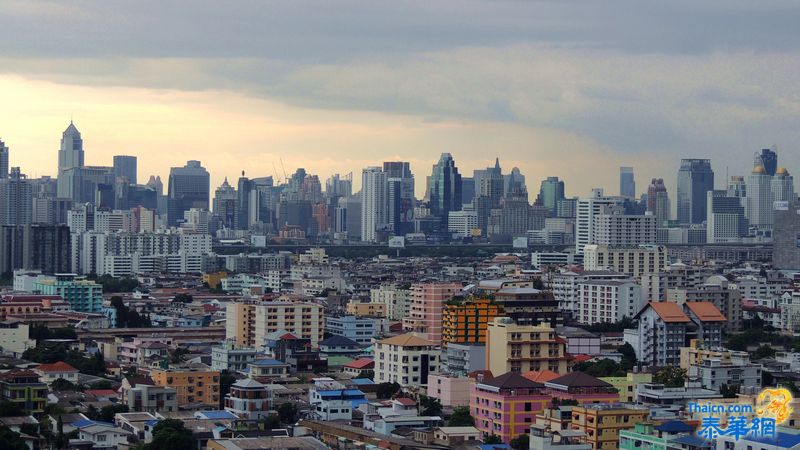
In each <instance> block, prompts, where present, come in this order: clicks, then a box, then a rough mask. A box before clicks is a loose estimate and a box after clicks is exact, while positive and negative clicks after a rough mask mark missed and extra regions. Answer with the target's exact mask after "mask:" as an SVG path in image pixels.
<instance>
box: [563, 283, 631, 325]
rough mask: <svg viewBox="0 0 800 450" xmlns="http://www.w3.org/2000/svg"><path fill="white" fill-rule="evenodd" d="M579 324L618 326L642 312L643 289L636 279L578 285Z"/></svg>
mask: <svg viewBox="0 0 800 450" xmlns="http://www.w3.org/2000/svg"><path fill="white" fill-rule="evenodd" d="M578 289H579V291H578V292H579V293H578V316H577V317H576V318H577V320H578V323H581V324H586V325H591V324H595V323H606V322H616V321H618V320H621V319H622V318H623V317H633V316H635V315H636V313H637V312H639V310H640V309H642V288H641V286H639V284H638V283H636V281H634V280H633V279H628V280H606V281H601V280H597V281H587V282H585V283H581V284H580V285H578Z"/></svg>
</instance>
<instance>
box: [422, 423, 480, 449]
mask: <svg viewBox="0 0 800 450" xmlns="http://www.w3.org/2000/svg"><path fill="white" fill-rule="evenodd" d="M480 441H481V432H480V431H479V430H478V429H477V428H475V427H439V428H436V429H434V430H433V442H434V443H435V444H440V445H446V446H448V447H456V446H463V445H470V444H477V443H478V442H480Z"/></svg>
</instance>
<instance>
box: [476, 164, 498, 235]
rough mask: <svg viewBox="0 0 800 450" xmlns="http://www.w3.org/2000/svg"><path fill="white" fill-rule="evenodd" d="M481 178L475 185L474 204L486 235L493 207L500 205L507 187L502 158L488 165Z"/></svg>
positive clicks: (481, 227) (479, 225)
mask: <svg viewBox="0 0 800 450" xmlns="http://www.w3.org/2000/svg"><path fill="white" fill-rule="evenodd" d="M479 178H480V181H479V182H478V184H476V185H475V189H477V191H476V195H475V200H474V202H473V204H474V206H475V212H476V213H477V215H478V228H480V229H481V232H482V233H483V234H484V235H488V229H489V215H490V214H491V212H492V210H493V209H496V208H499V207H500V201H501V200H502V199H503V189H504V187H505V186H504V183H505V181H504V179H503V170H502V169H501V168H500V159H499V158H495V161H494V167H487V168H486V169H485V170H484V171H483V175H482V176H480V177H479Z"/></svg>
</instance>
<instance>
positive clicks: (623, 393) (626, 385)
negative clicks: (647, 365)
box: [600, 372, 653, 403]
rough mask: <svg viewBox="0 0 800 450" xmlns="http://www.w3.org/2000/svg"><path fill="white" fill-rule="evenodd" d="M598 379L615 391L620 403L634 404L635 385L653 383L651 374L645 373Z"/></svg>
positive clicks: (630, 373)
mask: <svg viewBox="0 0 800 450" xmlns="http://www.w3.org/2000/svg"><path fill="white" fill-rule="evenodd" d="M600 379H601V380H603V381H605V382H606V383H608V384H610V385H611V386H613V387H614V389H616V390H617V393H618V394H619V401H620V402H622V403H635V402H636V385H638V384H639V383H650V382H651V381H653V374H652V373H647V372H628V373H627V374H626V375H625V376H624V377H601V378H600Z"/></svg>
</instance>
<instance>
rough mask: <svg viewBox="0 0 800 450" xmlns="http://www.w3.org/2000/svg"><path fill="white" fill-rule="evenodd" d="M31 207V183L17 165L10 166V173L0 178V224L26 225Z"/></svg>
mask: <svg viewBox="0 0 800 450" xmlns="http://www.w3.org/2000/svg"><path fill="white" fill-rule="evenodd" d="M32 209H33V188H32V185H31V183H30V182H29V181H28V177H26V176H25V175H23V174H22V173H20V170H19V167H12V168H11V175H10V176H9V177H8V178H2V179H0V225H27V224H29V223H31V216H32V214H31V213H32Z"/></svg>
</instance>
